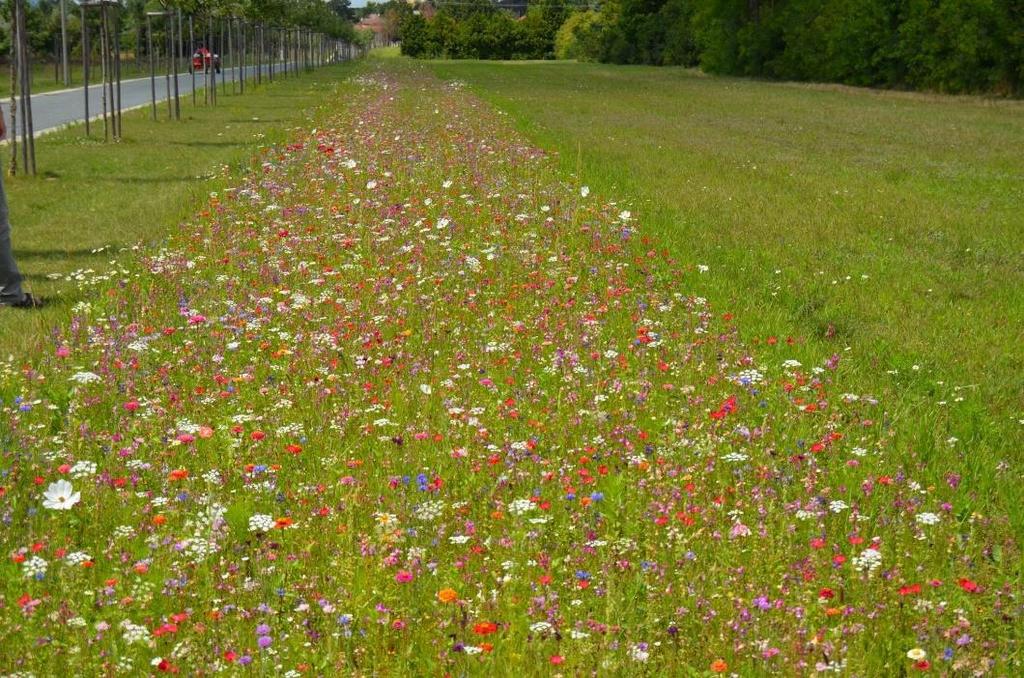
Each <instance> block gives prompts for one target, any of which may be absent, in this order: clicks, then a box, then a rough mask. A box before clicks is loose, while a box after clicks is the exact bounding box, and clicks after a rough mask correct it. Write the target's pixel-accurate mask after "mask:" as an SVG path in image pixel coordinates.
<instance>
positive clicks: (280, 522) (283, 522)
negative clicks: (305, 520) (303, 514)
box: [274, 518, 295, 529]
mask: <svg viewBox="0 0 1024 678" xmlns="http://www.w3.org/2000/svg"><path fill="white" fill-rule="evenodd" d="M294 522H295V521H294V520H292V519H291V518H278V519H277V520H275V521H274V526H275V527H279V528H281V529H284V528H286V527H288V526H289V525H291V524H293V523H294Z"/></svg>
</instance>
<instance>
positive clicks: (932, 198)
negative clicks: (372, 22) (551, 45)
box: [432, 62, 1024, 461]
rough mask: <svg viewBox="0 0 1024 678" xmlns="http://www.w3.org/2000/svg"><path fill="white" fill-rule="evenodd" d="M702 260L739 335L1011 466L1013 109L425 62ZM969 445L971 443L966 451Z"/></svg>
mask: <svg viewBox="0 0 1024 678" xmlns="http://www.w3.org/2000/svg"><path fill="white" fill-rule="evenodd" d="M432 67H433V70H434V71H435V72H436V73H437V74H438V75H440V76H441V77H443V78H445V79H449V80H451V79H456V80H461V81H464V82H466V83H468V84H469V85H470V86H471V87H472V89H473V90H475V91H476V92H478V93H480V94H481V95H482V96H484V97H485V98H486V99H488V100H489V101H491V102H492V103H494V104H495V105H497V106H498V107H499V108H500V109H501V110H503V111H505V112H506V113H507V114H510V116H511V118H512V119H513V120H514V121H515V122H516V124H517V125H518V126H519V128H520V129H522V130H525V131H526V132H527V134H528V135H529V136H530V137H531V138H532V139H533V140H534V141H536V142H538V143H539V144H541V145H542V146H544V147H545V148H548V149H553V150H557V151H558V152H559V154H560V157H561V162H562V165H563V166H564V168H566V169H568V170H571V171H577V170H578V171H579V172H581V174H582V179H581V180H582V181H583V182H584V183H589V184H590V186H591V187H594V188H598V189H600V190H602V191H603V192H606V193H608V194H611V195H617V196H622V197H630V198H633V200H634V210H635V211H636V212H637V213H638V215H639V216H640V219H641V221H642V223H643V225H644V228H645V230H646V232H647V233H649V234H652V235H653V236H655V237H654V242H653V243H652V247H657V248H667V249H669V250H670V251H672V252H673V253H674V254H675V255H677V256H680V257H682V258H684V259H685V260H687V261H691V262H694V263H699V264H703V265H706V266H708V267H709V270H708V271H707V273H706V274H704V276H703V282H704V283H705V284H706V286H707V289H708V296H709V298H710V299H711V300H712V301H713V302H714V303H715V305H716V307H717V308H718V309H719V310H720V311H723V312H724V311H730V312H732V313H734V314H735V315H736V317H737V323H738V325H739V327H740V328H741V331H742V332H743V336H744V338H745V339H746V340H747V341H749V342H765V341H767V340H768V339H769V338H770V337H777V338H778V339H779V340H780V341H781V340H782V339H785V338H786V337H787V336H790V335H792V336H793V337H795V338H796V339H797V340H798V342H800V343H801V346H802V349H803V352H804V354H805V355H806V356H808V358H810V357H812V356H820V355H821V354H823V353H824V354H827V353H829V352H834V353H836V354H839V355H840V356H842V358H843V360H844V362H846V363H847V364H848V366H849V364H850V363H852V368H853V370H854V371H855V372H856V374H855V375H854V379H855V382H854V383H856V384H857V385H858V386H859V387H860V388H863V389H868V390H870V391H872V392H876V393H882V394H884V395H885V396H886V399H887V400H888V401H889V402H890V403H895V404H896V406H895V407H894V408H893V410H892V411H891V415H892V416H896V417H900V418H902V419H904V420H905V422H904V423H905V426H904V428H906V427H907V426H909V427H911V428H914V429H916V430H917V435H916V436H915V437H914V438H912V439H911V441H910V443H909V444H913V445H914V446H918V447H922V448H923V449H925V450H927V449H930V448H936V449H943V448H942V446H943V441H944V440H945V439H947V438H948V437H949V436H955V437H957V438H960V439H961V440H962V441H967V442H968V444H969V445H970V446H971V447H972V448H973V449H974V451H975V452H981V451H983V450H984V451H986V452H987V453H989V454H990V455H991V456H993V457H995V458H999V459H1002V458H1012V459H1016V460H1017V461H1020V460H1021V454H1020V442H1021V441H1024V436H1022V435H1021V433H1022V431H1024V410H1022V403H1024V377H1022V374H1024V348H1022V347H1024V209H1022V208H1021V206H1022V205H1024V156H1022V155H1021V151H1020V149H1021V148H1024V104H1022V103H1020V102H1005V101H991V100H984V99H976V98H953V97H940V96H930V95H914V94H906V93H885V92H877V91H869V90H862V89H851V88H842V87H830V86H809V85H796V84H780V83H768V82H757V81H751V80H742V79H734V78H717V77H707V76H704V75H702V74H699V73H695V72H692V71H688V70H684V69H679V68H650V67H620V66H603V65H595V64H576V63H568V62H540V63H538V62H532V63H487V62H435V63H434V64H433V65H432ZM983 456H984V455H983Z"/></svg>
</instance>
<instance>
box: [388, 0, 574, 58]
mask: <svg viewBox="0 0 1024 678" xmlns="http://www.w3.org/2000/svg"><path fill="white" fill-rule="evenodd" d="M569 15H570V13H569V9H567V6H566V3H565V2H564V0H540V1H539V2H533V3H531V4H530V6H529V9H528V11H527V13H526V16H524V17H521V18H516V17H514V16H513V15H512V14H511V13H509V12H507V11H505V10H502V9H499V8H498V7H497V6H496V5H494V4H493V3H492V2H491V1H490V0H460V1H459V2H457V3H456V2H452V3H445V2H441V3H440V4H439V9H438V12H437V14H436V15H435V16H434V17H433V18H431V19H425V18H424V17H423V16H421V15H419V14H410V15H407V16H406V17H404V18H403V19H402V22H401V25H400V36H401V41H402V54H405V55H408V56H412V57H421V58H438V57H444V58H449V59H551V58H553V57H554V56H555V34H556V33H557V32H558V30H559V28H560V27H561V26H562V25H563V24H564V23H565V21H566V18H567V17H569Z"/></svg>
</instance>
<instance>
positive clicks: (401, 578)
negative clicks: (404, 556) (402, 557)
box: [395, 570, 412, 584]
mask: <svg viewBox="0 0 1024 678" xmlns="http://www.w3.org/2000/svg"><path fill="white" fill-rule="evenodd" d="M395 581H397V582H398V583H399V584H407V583H408V582H411V581H412V572H409V571H408V570H399V571H398V572H397V573H396V574H395Z"/></svg>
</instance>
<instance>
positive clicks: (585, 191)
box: [580, 186, 590, 198]
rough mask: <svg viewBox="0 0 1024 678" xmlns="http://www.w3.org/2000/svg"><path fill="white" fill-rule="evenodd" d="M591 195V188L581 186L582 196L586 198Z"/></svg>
mask: <svg viewBox="0 0 1024 678" xmlns="http://www.w3.org/2000/svg"><path fill="white" fill-rule="evenodd" d="M588 195H590V186H580V196H581V197H584V198H586V197H587V196H588Z"/></svg>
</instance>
